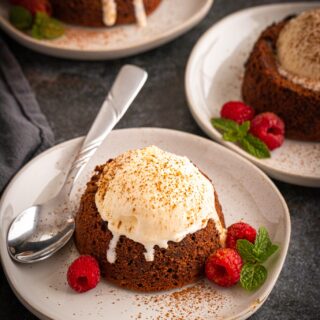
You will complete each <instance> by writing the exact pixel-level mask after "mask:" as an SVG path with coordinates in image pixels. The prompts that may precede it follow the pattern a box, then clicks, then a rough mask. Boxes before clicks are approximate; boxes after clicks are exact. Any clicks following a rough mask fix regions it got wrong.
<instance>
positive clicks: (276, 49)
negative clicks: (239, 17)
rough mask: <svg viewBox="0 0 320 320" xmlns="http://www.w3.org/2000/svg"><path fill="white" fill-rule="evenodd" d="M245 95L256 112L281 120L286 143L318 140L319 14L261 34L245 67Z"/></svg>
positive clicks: (312, 13)
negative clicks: (283, 125) (287, 141)
mask: <svg viewBox="0 0 320 320" xmlns="http://www.w3.org/2000/svg"><path fill="white" fill-rule="evenodd" d="M242 96H243V100H244V102H245V103H247V104H248V105H250V106H252V107H253V108H255V110H256V112H257V113H260V112H266V111H270V112H274V113H276V114H277V115H279V116H280V117H281V118H282V119H283V120H284V122H285V125H286V136H287V137H288V138H292V139H299V140H306V141H320V9H317V10H312V11H307V12H305V13H303V14H301V15H299V16H298V17H289V18H287V19H285V20H284V21H282V22H279V23H276V24H273V25H271V26H269V27H268V28H267V29H266V30H264V31H263V32H262V34H261V35H260V37H259V39H258V40H257V42H256V43H255V45H254V48H253V50H252V52H251V54H250V57H249V59H248V61H247V62H246V65H245V76H244V80H243V84H242Z"/></svg>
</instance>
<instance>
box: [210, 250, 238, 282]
mask: <svg viewBox="0 0 320 320" xmlns="http://www.w3.org/2000/svg"><path fill="white" fill-rule="evenodd" d="M241 268H242V259H241V257H240V255H239V254H238V252H237V251H236V250H234V249H230V248H222V249H218V250H217V251H216V252H215V253H213V254H212V255H211V256H209V258H208V259H207V261H206V266H205V272H206V276H207V278H208V279H209V280H210V281H212V282H214V283H216V284H217V285H219V286H221V287H231V286H233V285H235V284H236V283H237V282H238V281H239V280H240V272H241Z"/></svg>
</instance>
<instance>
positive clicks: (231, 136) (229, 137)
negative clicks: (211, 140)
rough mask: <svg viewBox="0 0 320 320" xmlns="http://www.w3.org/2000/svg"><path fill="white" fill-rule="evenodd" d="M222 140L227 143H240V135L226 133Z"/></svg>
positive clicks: (231, 132) (232, 132) (234, 132)
mask: <svg viewBox="0 0 320 320" xmlns="http://www.w3.org/2000/svg"><path fill="white" fill-rule="evenodd" d="M222 138H223V140H225V141H230V142H237V141H239V133H238V132H237V131H226V132H225V133H224V134H223V135H222Z"/></svg>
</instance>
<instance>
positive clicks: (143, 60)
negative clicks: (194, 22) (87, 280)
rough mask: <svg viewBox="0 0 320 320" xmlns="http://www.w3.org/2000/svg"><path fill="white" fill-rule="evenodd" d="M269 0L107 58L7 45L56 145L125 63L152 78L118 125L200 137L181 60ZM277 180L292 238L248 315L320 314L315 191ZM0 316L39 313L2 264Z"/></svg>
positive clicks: (229, 7) (219, 5)
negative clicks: (230, 19) (151, 46)
mask: <svg viewBox="0 0 320 320" xmlns="http://www.w3.org/2000/svg"><path fill="white" fill-rule="evenodd" d="M195 1H196V0H195ZM274 2H289V1H268V0H263V1H262V0H261V1H258V0H255V1H254V0H216V1H215V4H214V7H213V8H212V10H211V11H210V13H209V15H208V16H207V17H206V19H205V20H204V21H202V22H201V23H200V24H199V25H198V26H197V27H196V28H195V29H193V30H192V31H191V32H189V33H188V34H186V35H184V36H182V37H180V38H179V39H177V40H175V41H173V42H171V43H170V44H167V45H165V46H163V47H161V48H158V49H155V50H152V51H150V52H148V53H145V54H141V55H138V56H134V57H131V58H127V59H121V60H116V61H111V62H76V61H68V60H60V59H55V58H51V57H47V56H44V55H40V54H37V53H35V52H32V51H30V50H28V49H25V48H23V47H21V46H19V45H18V44H16V43H14V42H13V41H11V40H9V39H8V44H9V45H10V47H11V49H12V51H13V52H14V54H15V55H16V57H17V59H18V61H19V62H20V64H21V66H22V69H23V71H24V73H25V75H26V77H27V79H28V80H29V81H30V84H31V86H32V88H33V90H34V91H35V93H36V96H37V98H38V101H39V103H40V106H41V108H42V110H43V112H44V113H45V114H46V116H47V118H48V120H49V123H50V125H51V127H52V128H53V131H54V133H55V136H56V143H59V142H62V141H65V140H68V139H71V138H74V137H78V136H81V135H84V134H85V133H86V132H87V130H88V129H89V126H90V124H91V123H92V120H93V119H94V117H95V115H96V112H97V110H98V108H99V106H100V104H101V102H102V101H103V99H104V97H105V94H106V92H107V91H108V89H109V88H110V85H111V83H112V81H113V79H114V77H115V75H116V74H117V71H118V70H119V68H120V67H121V66H122V65H123V64H125V63H132V64H136V65H139V66H141V67H143V68H145V69H146V70H147V71H148V73H149V80H148V82H147V84H146V86H145V87H144V89H143V91H142V92H141V94H140V95H139V97H138V98H137V99H136V101H135V102H134V104H133V106H132V107H131V108H130V110H129V111H128V113H127V114H126V115H125V116H124V118H123V119H122V120H121V122H120V123H119V124H118V126H117V128H127V127H143V126H152V127H166V128H172V129H178V130H183V131H187V132H191V133H195V134H198V135H201V136H205V135H204V133H202V132H201V130H200V129H199V127H198V126H197V125H196V123H195V122H194V120H193V119H192V117H191V114H190V112H189V110H188V108H187V103H186V98H185V94H184V72H185V66H186V63H187V59H188V57H189V54H190V51H191V49H192V47H193V46H194V45H195V43H196V41H197V40H198V39H199V37H200V36H201V35H202V34H203V33H204V32H205V31H206V30H207V29H208V28H209V27H211V26H212V25H213V24H214V23H215V22H217V21H218V20H220V19H221V18H223V17H224V16H226V15H228V14H230V13H232V12H234V11H237V10H240V9H243V8H247V7H251V6H255V5H260V4H267V3H274ZM290 2H292V1H290ZM276 185H277V186H278V188H279V190H280V191H281V193H282V194H283V196H284V198H285V199H286V201H287V204H288V206H289V209H290V212H291V218H292V235H291V244H290V248H289V253H288V257H287V260H286V263H285V266H284V268H283V271H282V272H281V275H280V277H279V280H278V282H277V284H276V286H275V288H274V289H273V291H272V293H271V295H270V297H269V298H268V300H267V301H266V303H265V304H264V305H263V306H262V308H261V309H260V310H259V311H258V312H257V313H256V314H255V315H254V316H252V317H251V319H320V291H319V286H320V269H319V264H320V259H319V237H320V236H319V235H320V219H319V218H320V212H319V211H320V209H319V207H320V206H319V205H320V189H312V188H304V187H297V186H293V185H289V184H285V183H280V182H276ZM30 291H32V288H30ZM0 319H17V320H18V319H19V320H22V319H23V320H34V319H36V317H34V316H33V315H32V314H31V313H29V312H28V311H27V310H26V309H25V308H24V307H23V306H22V305H21V304H20V303H19V301H18V300H17V299H16V297H15V296H14V294H13V293H12V291H11V289H10V287H9V285H8V283H7V280H6V279H5V276H4V274H3V272H2V270H0Z"/></svg>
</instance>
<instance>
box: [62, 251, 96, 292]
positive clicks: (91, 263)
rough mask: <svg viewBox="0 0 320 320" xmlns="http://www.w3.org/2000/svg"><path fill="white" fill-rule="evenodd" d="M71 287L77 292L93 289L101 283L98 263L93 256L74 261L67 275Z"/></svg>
mask: <svg viewBox="0 0 320 320" xmlns="http://www.w3.org/2000/svg"><path fill="white" fill-rule="evenodd" d="M67 279H68V284H69V286H70V287H71V288H72V289H73V290H75V291H77V292H80V293H81V292H85V291H88V290H90V289H93V288H94V287H95V286H96V285H97V284H98V282H99V281H100V269H99V265H98V262H97V260H96V259H95V258H93V257H91V256H81V257H79V258H78V259H76V260H74V261H73V262H72V264H71V265H70V267H69V269H68V273H67Z"/></svg>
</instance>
